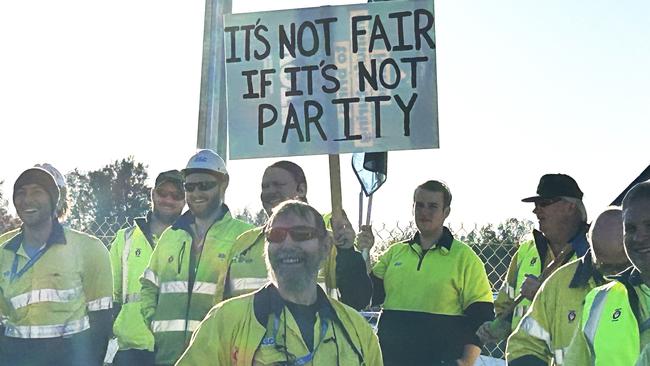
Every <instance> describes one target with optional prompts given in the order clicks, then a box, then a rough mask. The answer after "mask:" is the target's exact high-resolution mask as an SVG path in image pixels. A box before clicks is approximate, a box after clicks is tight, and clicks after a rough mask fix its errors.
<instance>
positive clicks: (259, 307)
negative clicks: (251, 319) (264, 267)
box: [253, 283, 335, 327]
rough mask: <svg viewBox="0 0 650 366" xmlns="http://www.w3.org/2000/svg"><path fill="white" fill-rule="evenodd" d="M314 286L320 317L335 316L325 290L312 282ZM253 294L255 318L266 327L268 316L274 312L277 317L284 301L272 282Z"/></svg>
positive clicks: (280, 312) (283, 305)
mask: <svg viewBox="0 0 650 366" xmlns="http://www.w3.org/2000/svg"><path fill="white" fill-rule="evenodd" d="M314 286H316V287H317V292H316V303H318V304H319V307H318V308H319V310H318V312H319V313H320V314H321V317H323V316H326V317H327V318H332V316H335V315H334V314H335V312H334V309H333V308H332V304H330V302H329V300H328V299H327V295H325V292H324V291H323V289H322V288H321V287H320V286H318V285H317V284H314ZM254 296H255V297H254V299H253V309H254V312H255V318H256V319H257V321H258V322H259V323H260V324H262V326H264V327H266V325H267V324H268V319H269V316H271V315H273V314H275V315H277V316H278V317H279V316H280V314H282V310H283V309H284V307H285V303H284V300H283V299H282V297H281V296H280V293H279V292H278V289H277V287H275V285H274V284H272V283H268V284H267V285H266V286H264V287H262V288H261V289H259V290H258V291H257V292H256V293H255V295H254Z"/></svg>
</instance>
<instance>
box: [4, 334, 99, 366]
mask: <svg viewBox="0 0 650 366" xmlns="http://www.w3.org/2000/svg"><path fill="white" fill-rule="evenodd" d="M1 348H2V352H1V353H2V359H0V365H2V366H5V365H7V366H16V365H25V366H77V365H79V366H86V365H89V366H93V365H97V366H101V362H99V361H98V359H99V357H98V355H95V354H93V352H92V351H93V350H94V349H95V348H94V347H92V342H91V339H90V336H89V332H88V331H84V332H81V333H79V334H75V335H73V336H70V337H65V338H63V337H57V338H36V339H23V338H12V337H2V346H1Z"/></svg>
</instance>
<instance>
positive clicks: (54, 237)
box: [4, 219, 67, 253]
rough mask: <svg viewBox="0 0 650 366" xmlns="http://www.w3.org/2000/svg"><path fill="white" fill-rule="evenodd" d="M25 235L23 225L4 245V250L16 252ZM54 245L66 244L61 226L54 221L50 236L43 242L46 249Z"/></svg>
mask: <svg viewBox="0 0 650 366" xmlns="http://www.w3.org/2000/svg"><path fill="white" fill-rule="evenodd" d="M24 235H25V226H24V225H23V226H22V227H21V228H20V232H19V233H18V234H17V235H16V236H14V237H13V238H12V239H11V240H9V242H8V243H7V244H6V245H5V247H4V248H5V249H8V250H11V251H12V252H14V253H15V252H17V251H18V248H20V243H22V242H23V237H24ZM54 244H67V242H66V240H65V234H64V232H63V226H61V224H60V223H59V221H58V220H56V219H54V220H52V231H51V232H50V236H49V237H48V238H47V241H46V242H45V246H46V247H50V246H52V245H54Z"/></svg>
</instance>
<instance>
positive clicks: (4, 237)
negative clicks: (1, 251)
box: [0, 228, 20, 248]
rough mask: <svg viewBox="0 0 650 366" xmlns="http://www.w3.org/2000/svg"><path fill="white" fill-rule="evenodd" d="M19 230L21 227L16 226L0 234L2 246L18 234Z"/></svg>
mask: <svg viewBox="0 0 650 366" xmlns="http://www.w3.org/2000/svg"><path fill="white" fill-rule="evenodd" d="M19 232H20V228H16V229H13V230H9V231H7V232H6V233H3V234H2V235H0V248H2V247H4V245H5V244H6V243H7V242H9V240H11V239H12V238H13V237H14V236H16V235H18V233H19Z"/></svg>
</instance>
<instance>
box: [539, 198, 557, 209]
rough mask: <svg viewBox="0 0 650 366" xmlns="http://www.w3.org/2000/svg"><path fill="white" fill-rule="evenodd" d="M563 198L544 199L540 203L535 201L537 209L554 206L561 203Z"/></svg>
mask: <svg viewBox="0 0 650 366" xmlns="http://www.w3.org/2000/svg"><path fill="white" fill-rule="evenodd" d="M561 199H562V198H560V197H553V198H542V199H540V200H538V201H535V206H537V207H546V206H550V205H552V204H554V203H555V202H559V201H560V200H561Z"/></svg>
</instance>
